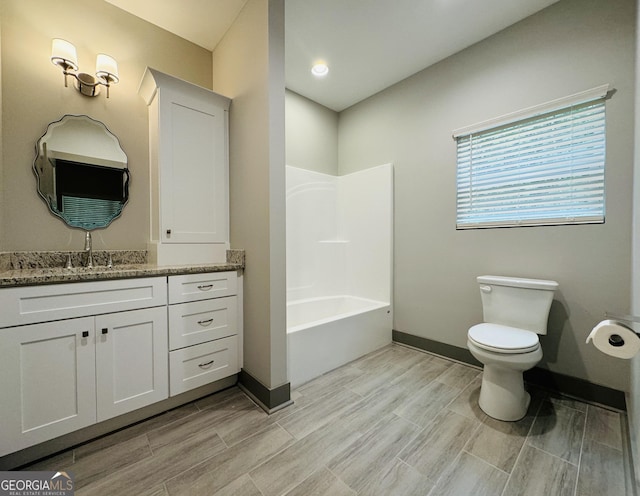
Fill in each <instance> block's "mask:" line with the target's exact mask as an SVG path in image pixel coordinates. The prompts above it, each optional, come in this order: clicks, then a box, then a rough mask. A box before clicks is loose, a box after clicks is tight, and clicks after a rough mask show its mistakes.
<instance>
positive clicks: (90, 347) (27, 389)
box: [0, 317, 96, 456]
mask: <svg viewBox="0 0 640 496" xmlns="http://www.w3.org/2000/svg"><path fill="white" fill-rule="evenodd" d="M94 340H95V334H94V319H93V317H86V318H79V319H70V320H62V321H57V322H48V323H44V324H32V325H27V326H22V327H13V328H9V329H2V330H0V363H1V364H2V374H0V419H1V420H0V422H1V424H2V427H1V428H0V456H4V455H6V454H9V453H12V452H14V451H17V450H20V449H23V448H26V447H28V446H32V445H34V444H37V443H40V442H43V441H46V440H48V439H52V438H54V437H57V436H61V435H63V434H67V433H69V432H72V431H74V430H76V429H80V428H82V427H86V426H88V425H91V424H93V423H95V421H96V393H95V366H94V365H95V344H94Z"/></svg>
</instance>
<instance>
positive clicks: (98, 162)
mask: <svg viewBox="0 0 640 496" xmlns="http://www.w3.org/2000/svg"><path fill="white" fill-rule="evenodd" d="M33 168H34V171H35V174H36V176H37V178H38V193H40V196H41V197H42V198H43V199H44V201H45V202H46V203H47V205H48V206H49V209H50V210H51V212H52V213H53V214H55V215H57V216H58V217H60V218H61V219H62V220H63V221H64V222H65V223H66V224H67V225H69V226H70V227H77V228H80V229H85V230H92V229H99V228H103V227H106V226H108V225H109V224H110V223H111V222H112V221H113V219H115V218H116V217H118V216H119V215H120V214H121V213H122V209H123V207H124V205H125V204H126V203H127V200H128V199H129V169H128V168H127V156H126V154H125V153H124V150H123V149H122V147H121V146H120V142H119V141H118V138H117V137H116V136H115V135H113V134H112V133H111V132H110V131H109V130H108V129H107V127H106V126H105V125H104V124H103V123H102V122H100V121H97V120H95V119H92V118H91V117H88V116H86V115H65V116H64V117H62V119H60V120H59V121H56V122H52V123H51V124H49V126H48V127H47V132H46V133H45V134H44V135H43V136H42V137H41V138H40V139H39V140H38V142H37V144H36V159H35V161H34V165H33Z"/></svg>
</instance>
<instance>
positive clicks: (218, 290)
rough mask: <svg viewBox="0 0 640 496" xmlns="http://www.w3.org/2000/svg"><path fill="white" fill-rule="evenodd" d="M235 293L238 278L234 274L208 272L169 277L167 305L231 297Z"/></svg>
mask: <svg viewBox="0 0 640 496" xmlns="http://www.w3.org/2000/svg"><path fill="white" fill-rule="evenodd" d="M237 291H238V276H237V274H236V273H235V272H208V273H204V274H187V275H184V276H170V277H169V303H184V302H188V301H198V300H206V299H209V298H219V297H221V296H231V295H235V294H236V293H237Z"/></svg>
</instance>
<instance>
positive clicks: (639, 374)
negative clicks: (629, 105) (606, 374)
mask: <svg viewBox="0 0 640 496" xmlns="http://www.w3.org/2000/svg"><path fill="white" fill-rule="evenodd" d="M637 5H640V0H638V3H637ZM635 62H636V63H635V69H636V85H635V95H636V102H635V113H634V115H635V147H634V156H633V172H634V174H633V242H632V253H633V256H632V258H633V260H632V264H633V268H632V285H631V312H632V314H633V315H640V251H639V250H640V18H638V17H637V16H636V60H635ZM635 328H636V330H638V329H639V328H640V325H636V326H635ZM630 382H631V384H630V388H629V395H628V396H627V409H628V414H629V427H630V429H629V430H630V432H629V434H630V437H631V450H632V458H633V460H634V461H635V464H634V465H635V466H634V469H635V476H636V480H638V476H639V475H640V356H639V355H636V356H635V357H634V358H633V359H632V360H631V374H630Z"/></svg>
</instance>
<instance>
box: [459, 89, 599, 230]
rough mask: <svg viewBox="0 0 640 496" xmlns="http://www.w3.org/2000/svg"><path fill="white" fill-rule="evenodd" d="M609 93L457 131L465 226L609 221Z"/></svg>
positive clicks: (582, 95) (592, 93) (585, 94)
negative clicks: (606, 170) (606, 212)
mask: <svg viewBox="0 0 640 496" xmlns="http://www.w3.org/2000/svg"><path fill="white" fill-rule="evenodd" d="M607 90H608V85H605V86H601V87H598V88H595V89H594V90H589V91H587V92H583V93H580V94H578V95H572V96H571V97H568V98H565V99H561V100H555V101H554V102H550V103H548V104H544V105H541V106H538V107H533V108H531V109H526V110H524V111H521V112H518V113H514V114H510V115H508V116H504V117H501V118H499V119H495V120H493V121H487V122H485V123H481V124H478V125H476V126H472V127H470V128H466V129H462V130H459V131H457V132H455V131H454V138H455V139H456V142H457V162H458V172H457V223H456V227H457V229H470V228H487V227H507V226H525V225H554V224H584V223H602V222H604V162H605V97H606V94H607Z"/></svg>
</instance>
